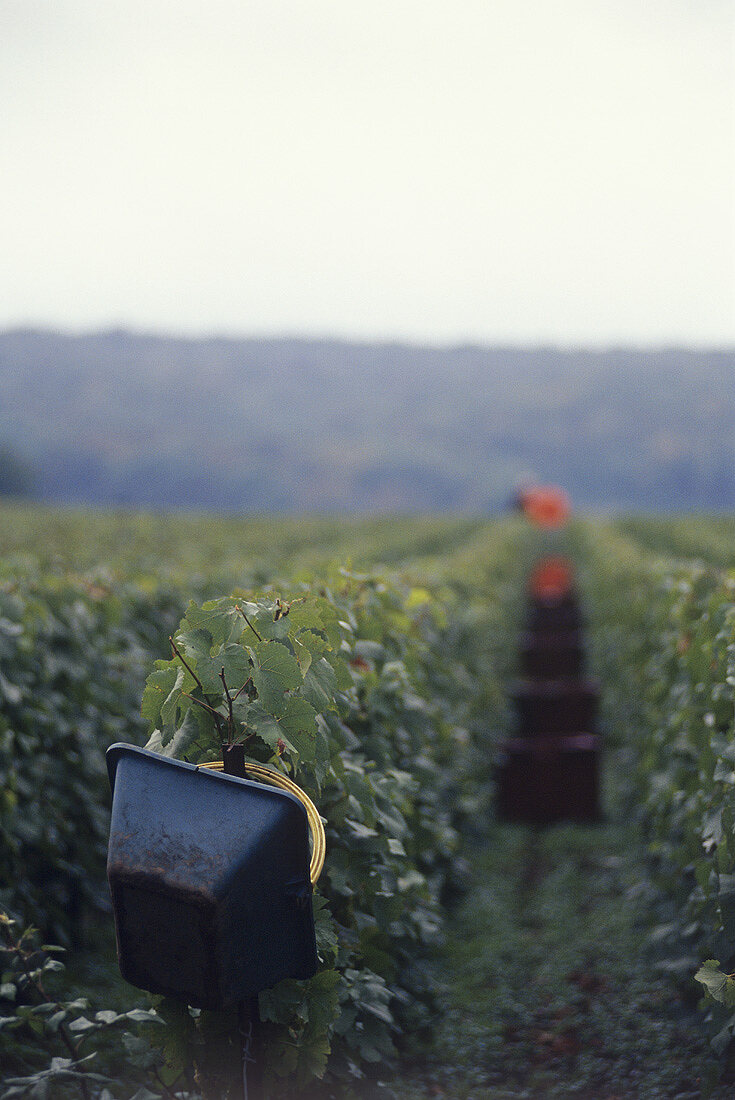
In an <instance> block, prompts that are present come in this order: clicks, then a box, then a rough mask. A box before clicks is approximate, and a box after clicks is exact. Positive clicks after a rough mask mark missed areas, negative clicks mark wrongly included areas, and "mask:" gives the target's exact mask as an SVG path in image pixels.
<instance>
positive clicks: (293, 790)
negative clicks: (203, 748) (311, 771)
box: [199, 760, 327, 886]
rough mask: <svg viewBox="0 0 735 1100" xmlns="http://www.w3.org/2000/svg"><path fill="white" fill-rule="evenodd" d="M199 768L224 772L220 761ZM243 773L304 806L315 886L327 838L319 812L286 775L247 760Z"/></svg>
mask: <svg viewBox="0 0 735 1100" xmlns="http://www.w3.org/2000/svg"><path fill="white" fill-rule="evenodd" d="M199 767H200V768H209V770H210V771H213V772H221V771H224V764H223V763H222V761H221V760H213V761H211V763H209V764H199ZM245 771H246V772H247V773H248V775H252V776H253V777H254V778H257V779H259V780H261V781H262V782H264V783H270V784H271V786H273V787H280V788H281V790H282V791H288V793H289V794H292V795H293V796H294V797H295V798H298V800H299V802H301V804H302V805H303V806H304V809H305V810H306V817H307V820H308V822H309V829H310V830H311V864H310V865H309V878H310V879H311V885H312V886H316V884H317V881H318V879H319V876H320V874H321V873H322V867H323V866H324V857H325V855H326V852H327V838H326V836H325V835H324V825H323V824H322V819H321V817H320V816H319V811H318V810H317V808H316V806H315V805H314V803H313V802H312V801H311V799H310V798H309V796H308V794H306V793H305V792H304V791H302V790H301V787H297V786H296V784H295V783H294V781H293V780H292V779H289V778H288V776H287V775H282V774H281V772H274V771H272V770H271V768H266V767H264V766H263V765H262V764H251V763H250V761H249V760H248V761H246V763H245Z"/></svg>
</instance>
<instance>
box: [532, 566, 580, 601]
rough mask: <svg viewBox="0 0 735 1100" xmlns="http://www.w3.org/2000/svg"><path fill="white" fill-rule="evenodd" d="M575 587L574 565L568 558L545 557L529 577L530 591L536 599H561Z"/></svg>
mask: <svg viewBox="0 0 735 1100" xmlns="http://www.w3.org/2000/svg"><path fill="white" fill-rule="evenodd" d="M573 589H574V567H573V565H572V563H571V562H570V561H568V560H567V559H566V558H543V559H542V560H541V561H540V562H538V564H537V565H536V566H535V567H534V568H533V569H532V570H531V575H530V576H529V578H528V593H529V595H530V596H531V597H532V598H533V599H536V600H560V599H561V598H562V596H568V595H569V594H570V592H572V590H573Z"/></svg>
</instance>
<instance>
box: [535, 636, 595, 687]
mask: <svg viewBox="0 0 735 1100" xmlns="http://www.w3.org/2000/svg"><path fill="white" fill-rule="evenodd" d="M520 654H521V671H522V672H523V674H524V676H528V677H529V678H530V679H535V680H566V679H575V678H578V677H579V676H580V674H581V673H582V671H583V670H584V646H583V643H582V635H581V633H580V631H578V630H565V631H557V632H554V633H547V632H545V631H544V632H541V633H539V632H535V633H534V632H529V633H527V634H524V635H523V636H522V637H521V644H520Z"/></svg>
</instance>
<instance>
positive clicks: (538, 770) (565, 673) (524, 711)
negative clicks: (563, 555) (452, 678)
mask: <svg viewBox="0 0 735 1100" xmlns="http://www.w3.org/2000/svg"><path fill="white" fill-rule="evenodd" d="M583 634H584V620H583V616H582V612H581V609H580V606H579V599H578V595H577V591H576V587H575V585H574V577H573V571H572V568H571V566H570V564H569V563H568V562H566V561H565V560H564V559H545V560H544V561H542V562H540V563H539V564H538V566H537V567H536V568H535V569H534V571H533V573H532V574H531V577H530V578H529V586H528V610H527V623H526V629H525V631H524V633H523V636H522V638H521V645H520V659H521V671H522V678H521V679H519V680H517V681H516V682H515V683H514V684H513V686H512V689H511V698H512V701H513V705H514V711H515V721H516V732H515V735H514V736H513V737H511V738H509V739H508V740H506V741H505V742H504V743H503V745H502V751H501V758H500V762H499V767H498V771H497V774H496V779H497V800H498V814H499V817H500V818H501V819H502V820H505V821H522V822H528V823H533V824H547V823H551V822H554V821H596V820H598V819H599V817H600V796H599V760H600V738H599V735H598V733H597V713H598V707H599V694H600V692H599V685H598V683H597V681H596V680H593V679H591V678H590V677H588V676H586V675H585V672H584V668H585V658H584V640H583Z"/></svg>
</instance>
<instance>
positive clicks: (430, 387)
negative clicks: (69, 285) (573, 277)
mask: <svg viewBox="0 0 735 1100" xmlns="http://www.w3.org/2000/svg"><path fill="white" fill-rule="evenodd" d="M0 446H6V447H9V448H10V449H11V451H12V452H14V453H15V455H18V456H20V458H21V459H23V460H25V461H26V462H29V463H30V464H31V465H32V466H33V467H34V468H35V470H36V473H37V493H38V495H40V496H42V497H45V498H47V499H51V500H56V501H66V502H84V503H91V504H115V505H146V506H152V507H156V508H159V507H187V508H209V509H217V510H220V509H226V510H238V511H271V510H279V511H284V510H288V511H292V510H303V509H309V510H330V511H332V510H348V511H363V510H368V509H381V510H411V511H423V510H443V509H452V510H460V509H466V510H478V509H480V510H483V509H487V508H492V507H495V506H498V505H500V504H501V503H502V502H503V501H504V500H505V499H506V498H507V496H508V494H509V492H510V491H511V490H512V488H513V485H514V484H515V482H516V481H517V480H518V479H519V478H521V477H524V476H534V477H536V478H539V479H543V480H544V481H554V482H559V483H561V484H563V485H564V486H566V488H567V489H568V490H569V491H570V493H571V495H572V497H573V499H574V501H575V503H576V504H578V505H581V506H595V507H623V508H655V509H677V510H685V509H690V508H709V509H727V508H733V507H735V353H734V352H733V350H732V349H729V350H724V351H715V350H713V351H692V350H685V349H676V348H672V349H666V350H661V351H656V352H651V351H637V350H633V349H626V348H619V349H612V350H609V351H603V352H590V351H561V350H558V349H555V348H529V349H521V348H502V347H487V348H485V347H469V346H468V347H454V348H441V349H437V348H426V347H414V346H409V345H404V344H358V343H341V342H337V341H326V340H325V341H319V340H296V339H269V340H265V339H260V340H257V339H210V338H206V339H198V340H195V339H177V338H173V337H159V336H149V335H139V334H134V333H129V332H124V331H115V332H102V333H96V334H90V335H80V336H71V335H62V334H59V333H55V332H46V331H11V332H6V333H4V334H0Z"/></svg>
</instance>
